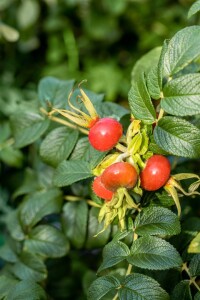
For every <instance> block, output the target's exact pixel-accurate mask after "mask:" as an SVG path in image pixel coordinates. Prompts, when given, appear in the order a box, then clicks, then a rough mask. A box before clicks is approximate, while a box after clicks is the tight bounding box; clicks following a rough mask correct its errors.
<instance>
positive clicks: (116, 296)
mask: <svg viewBox="0 0 200 300" xmlns="http://www.w3.org/2000/svg"><path fill="white" fill-rule="evenodd" d="M117 298H118V292H117V294H116V295H115V297H114V298H113V299H112V300H117Z"/></svg>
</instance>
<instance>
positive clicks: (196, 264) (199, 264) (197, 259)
mask: <svg viewBox="0 0 200 300" xmlns="http://www.w3.org/2000/svg"><path fill="white" fill-rule="evenodd" d="M189 271H190V275H191V276H192V277H195V276H199V275H200V254H196V255H194V257H193V258H192V259H191V261H190V264H189Z"/></svg>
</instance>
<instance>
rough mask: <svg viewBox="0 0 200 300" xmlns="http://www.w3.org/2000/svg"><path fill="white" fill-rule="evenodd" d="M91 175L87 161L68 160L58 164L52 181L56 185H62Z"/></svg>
mask: <svg viewBox="0 0 200 300" xmlns="http://www.w3.org/2000/svg"><path fill="white" fill-rule="evenodd" d="M92 176H93V174H92V172H91V168H90V164H89V163H87V162H85V161H82V160H70V161H63V162H62V163H60V164H59V165H58V167H57V169H56V171H55V175H54V180H53V181H54V184H55V185H56V186H58V187H62V186H67V185H70V184H72V183H74V182H77V181H79V180H82V179H86V178H90V177H92Z"/></svg>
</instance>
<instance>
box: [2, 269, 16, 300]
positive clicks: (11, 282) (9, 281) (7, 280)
mask: <svg viewBox="0 0 200 300" xmlns="http://www.w3.org/2000/svg"><path fill="white" fill-rule="evenodd" d="M17 282H18V280H17V279H15V278H12V277H10V276H6V275H1V276H0V299H5V298H4V297H6V296H8V293H9V291H10V290H12V289H13V288H15V286H16V284H17ZM8 287H9V289H8ZM6 299H9V298H6Z"/></svg>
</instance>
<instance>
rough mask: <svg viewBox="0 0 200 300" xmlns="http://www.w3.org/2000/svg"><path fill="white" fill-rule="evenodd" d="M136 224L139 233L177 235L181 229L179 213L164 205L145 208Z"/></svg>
mask: <svg viewBox="0 0 200 300" xmlns="http://www.w3.org/2000/svg"><path fill="white" fill-rule="evenodd" d="M134 226H135V232H136V233H137V234H138V235H176V234H178V233H180V231H181V228H180V222H179V219H178V217H177V215H176V214H174V213H173V212H172V211H170V210H169V209H167V208H164V207H148V208H144V209H143V210H142V212H141V213H140V214H139V215H138V216H137V217H136V219H135V223H134Z"/></svg>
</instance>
